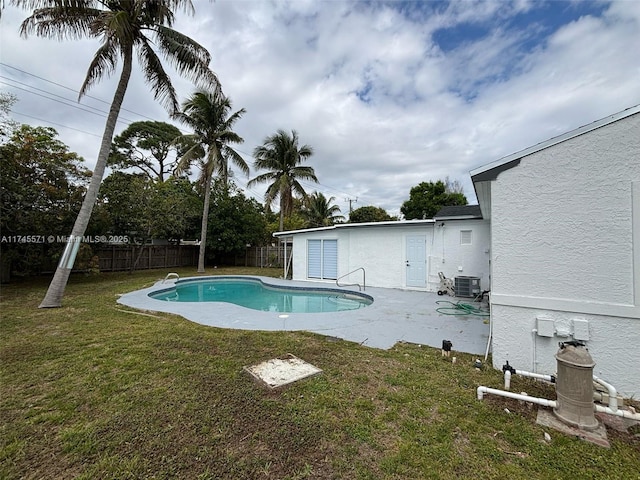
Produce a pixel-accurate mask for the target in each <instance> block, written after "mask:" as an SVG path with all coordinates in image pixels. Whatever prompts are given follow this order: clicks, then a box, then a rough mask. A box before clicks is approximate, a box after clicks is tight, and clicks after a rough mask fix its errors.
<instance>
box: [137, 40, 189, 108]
mask: <svg viewBox="0 0 640 480" xmlns="http://www.w3.org/2000/svg"><path fill="white" fill-rule="evenodd" d="M137 51H138V60H139V61H140V65H141V66H142V73H143V74H144V77H145V79H146V80H147V82H149V83H150V84H151V91H152V92H153V98H154V99H156V100H159V101H160V103H162V104H163V105H164V106H165V107H166V108H167V109H168V110H169V111H170V112H171V113H173V112H176V111H178V109H179V103H178V97H177V95H176V90H175V88H174V87H173V84H172V83H171V78H169V75H167V72H165V70H164V68H163V67H162V62H160V59H159V58H158V56H157V55H156V53H155V52H154V51H153V49H152V48H151V45H149V42H148V41H147V39H146V38H145V39H141V40H140V41H139V43H138V49H137Z"/></svg>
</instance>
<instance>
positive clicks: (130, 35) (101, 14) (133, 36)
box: [13, 0, 219, 308]
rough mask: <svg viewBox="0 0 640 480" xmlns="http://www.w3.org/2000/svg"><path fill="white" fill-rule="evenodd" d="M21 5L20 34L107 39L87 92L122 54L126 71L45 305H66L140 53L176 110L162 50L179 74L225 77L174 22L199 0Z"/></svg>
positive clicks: (209, 81)
mask: <svg viewBox="0 0 640 480" xmlns="http://www.w3.org/2000/svg"><path fill="white" fill-rule="evenodd" d="M13 3H14V4H16V5H18V6H21V7H24V8H34V11H33V13H32V14H31V16H30V17H28V18H27V19H25V20H24V21H23V22H22V25H21V27H20V32H21V34H22V35H23V36H25V37H26V36H28V34H31V33H34V34H36V35H37V36H41V37H52V38H57V39H60V40H62V39H67V38H70V39H80V38H84V37H89V38H97V39H99V40H100V41H101V42H102V43H101V45H100V47H99V48H98V50H97V51H96V53H95V55H94V57H93V60H92V61H91V63H90V64H89V69H88V71H87V75H86V77H85V80H84V82H83V84H82V87H81V88H80V97H82V96H83V95H84V94H85V93H87V91H88V90H89V89H90V88H91V87H92V86H93V85H94V84H95V83H97V82H98V81H99V80H101V79H102V78H103V77H104V76H108V75H110V74H112V73H114V72H115V70H116V67H117V64H118V60H119V59H122V71H121V73H120V78H119V80H118V84H117V87H116V91H115V93H114V96H113V100H112V102H111V107H110V108H109V114H108V116H107V121H106V124H105V129H104V133H103V135H102V141H101V143H100V150H99V153H98V158H97V160H96V166H95V169H94V170H93V177H92V178H91V183H90V184H89V188H88V189H87V193H86V195H85V197H84V201H83V203H82V208H81V209H80V212H79V213H78V217H77V218H76V221H75V224H74V226H73V229H72V230H71V236H70V238H69V242H68V243H67V246H66V248H65V251H64V253H63V255H62V257H61V259H60V263H59V264H58V268H57V269H56V273H55V275H54V277H53V280H52V281H51V284H50V285H49V289H48V290H47V294H46V296H45V298H44V299H43V301H42V303H41V304H40V308H47V307H59V306H61V304H62V297H63V295H64V290H65V288H66V285H67V281H68V279H69V274H70V273H71V269H72V267H73V263H74V261H75V257H76V254H77V252H78V249H79V246H80V243H79V241H80V240H81V239H82V236H83V235H84V233H85V231H86V228H87V225H88V223H89V219H90V217H91V211H92V210H93V206H94V204H95V202H96V199H97V197H98V190H99V189H100V183H101V182H102V177H103V175H104V170H105V167H106V165H107V159H108V157H109V151H110V149H111V139H112V138H113V132H114V130H115V126H116V121H117V119H118V115H119V113H120V107H121V106H122V102H123V100H124V95H125V92H126V90H127V86H128V84H129V78H130V77H131V72H132V69H133V54H134V51H135V52H136V53H137V56H138V60H139V62H140V65H141V67H142V73H143V75H144V78H145V80H146V81H147V83H149V84H150V85H151V91H152V92H153V94H154V97H155V98H156V99H158V100H160V101H161V102H162V103H163V104H164V105H165V106H166V107H167V108H168V109H169V111H171V112H173V111H176V110H177V109H178V100H177V97H176V92H175V89H174V87H173V85H172V83H171V79H170V78H169V75H168V74H167V72H166V71H165V70H164V68H163V66H162V62H161V61H160V58H159V57H158V54H157V53H156V49H157V50H158V52H159V53H160V55H162V56H163V57H164V58H165V59H167V60H168V61H169V62H170V63H171V65H172V67H174V68H175V69H176V70H177V71H178V73H179V74H181V75H184V76H186V77H187V78H189V79H191V80H193V81H195V82H197V83H199V84H201V85H203V86H204V85H206V86H207V87H215V88H219V83H218V78H217V77H216V75H215V73H213V72H212V71H211V70H210V69H209V61H210V55H209V52H208V51H207V50H206V49H205V48H204V47H202V46H201V45H199V44H198V43H196V42H195V41H194V40H192V39H191V38H189V37H188V36H186V35H183V34H182V33H180V32H178V31H176V30H174V29H173V28H171V27H172V25H173V22H174V10H175V9H178V8H181V9H183V10H185V11H186V12H188V13H191V14H192V13H193V5H192V3H191V1H189V0H166V1H162V0H154V1H143V0H119V1H117V0H114V1H109V2H104V1H97V0H93V1H87V0H85V1H82V0H76V1H65V2H62V1H46V0H40V1H38V0H13Z"/></svg>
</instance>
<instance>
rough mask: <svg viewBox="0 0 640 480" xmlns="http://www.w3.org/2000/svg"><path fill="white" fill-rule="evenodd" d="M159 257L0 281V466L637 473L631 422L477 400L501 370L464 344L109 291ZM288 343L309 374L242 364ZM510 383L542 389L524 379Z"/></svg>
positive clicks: (329, 473)
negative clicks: (123, 269)
mask: <svg viewBox="0 0 640 480" xmlns="http://www.w3.org/2000/svg"><path fill="white" fill-rule="evenodd" d="M167 273H168V271H160V270H155V271H142V272H135V273H133V274H131V275H129V274H126V273H113V274H99V275H92V276H84V275H78V276H73V277H72V278H71V281H70V283H69V286H68V288H67V293H66V296H65V298H64V300H63V305H64V306H63V307H62V308H58V309H38V308H37V306H38V304H39V302H40V301H41V300H42V298H43V296H44V293H45V291H46V287H47V285H48V279H31V280H18V281H15V282H14V283H11V284H9V285H3V286H2V289H1V294H0V316H1V323H0V329H1V330H0V354H1V357H0V368H1V379H0V389H1V391H0V415H1V417H0V429H1V430H0V479H18V478H20V479H65V478H80V479H97V478H100V479H106V478H113V479H125V478H155V479H168V478H179V479H262V478H263V479H407V480H408V479H411V480H414V479H430V478H433V479H438V478H445V479H455V478H460V479H466V478H473V479H504V478H509V479H529V480H530V479H548V478H554V479H565V478H566V479H582V478H584V479H590V478H598V479H607V478H611V479H637V478H640V474H639V473H638V472H640V428H638V427H633V428H631V429H630V430H629V431H626V432H618V431H615V430H608V432H607V433H608V438H609V442H610V444H611V447H610V448H608V449H606V448H603V447H599V446H596V445H593V444H591V443H588V442H585V441H583V440H580V439H578V438H575V437H570V436H566V435H563V434H561V433H559V432H556V431H554V430H551V429H549V428H546V427H542V426H539V425H537V424H536V423H535V418H536V411H537V407H532V406H531V405H529V404H520V403H519V402H518V401H517V400H510V399H505V398H496V397H491V396H487V397H485V399H484V400H483V401H478V400H477V399H476V388H477V387H478V386H479V385H487V386H490V387H494V388H501V386H502V372H500V371H496V370H493V369H492V368H490V367H483V368H482V369H476V368H474V360H475V357H473V356H471V355H468V354H462V353H456V352H454V355H455V356H456V358H457V361H456V363H452V361H451V358H443V357H442V356H441V352H440V350H439V349H433V348H429V347H425V346H421V345H416V344H410V343H401V344H397V345H395V346H394V347H393V348H391V349H389V350H381V349H374V348H369V347H366V346H361V345H359V344H358V343H351V342H347V341H341V340H337V339H336V338H332V337H324V336H321V335H317V334H312V333H306V332H260V331H242V330H230V329H219V328H213V327H207V326H203V325H198V324H195V323H192V322H189V321H187V320H185V319H183V318H181V317H178V316H175V315H170V314H165V313H153V312H137V311H134V310H132V309H130V308H127V307H124V306H122V305H120V304H118V303H117V302H116V300H117V299H118V297H119V295H121V294H123V293H127V292H130V291H133V290H138V289H140V288H143V287H145V286H150V285H151V284H153V283H154V282H155V281H157V280H159V279H162V278H164V276H165V275H166V274H167ZM178 273H180V275H181V276H189V275H195V271H194V269H182V270H178ZM213 273H215V274H254V275H256V274H257V275H261V276H274V277H277V276H279V275H281V273H282V271H281V270H280V269H244V268H234V269H224V268H218V269H216V270H209V271H208V272H207V274H209V275H210V274H213ZM289 353H290V354H293V355H295V356H297V357H299V358H301V359H303V360H305V361H307V362H309V363H311V364H313V365H315V366H317V367H319V368H320V369H322V370H323V373H322V374H320V375H318V376H314V377H311V378H307V379H304V380H301V381H299V382H296V383H293V384H291V385H289V386H286V387H283V388H281V389H276V390H268V389H266V388H265V387H263V386H261V385H259V384H257V383H256V382H255V381H253V380H252V379H251V377H250V376H249V375H248V374H247V373H246V372H244V371H243V366H247V365H252V364H255V363H258V362H262V361H264V360H268V359H272V358H276V357H282V356H284V355H287V354H289ZM512 390H514V391H518V392H520V391H526V392H527V393H528V394H530V395H536V396H542V397H545V398H555V392H554V390H553V387H550V386H548V385H546V384H543V383H541V382H536V381H534V380H530V379H524V378H516V377H514V378H513V380H512ZM634 403H635V405H636V406H638V407H640V404H638V402H634ZM545 433H547V434H548V435H550V440H549V439H548V438H547V439H545Z"/></svg>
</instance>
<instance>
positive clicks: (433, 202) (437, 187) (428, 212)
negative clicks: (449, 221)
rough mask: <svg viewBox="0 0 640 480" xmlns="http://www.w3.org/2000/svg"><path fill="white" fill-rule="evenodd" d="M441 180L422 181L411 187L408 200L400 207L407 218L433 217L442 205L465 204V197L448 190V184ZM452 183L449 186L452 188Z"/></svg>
mask: <svg viewBox="0 0 640 480" xmlns="http://www.w3.org/2000/svg"><path fill="white" fill-rule="evenodd" d="M449 183H450V182H449V180H448V179H447V183H445V182H443V181H442V180H438V181H437V182H435V183H434V182H422V183H420V184H419V185H416V186H415V187H413V188H412V189H411V191H410V193H409V200H407V201H405V202H404V203H403V204H402V207H400V211H401V212H402V214H403V215H404V218H405V219H407V220H415V219H422V218H433V216H434V215H435V214H436V213H438V210H440V209H441V208H442V207H445V206H452V205H466V204H467V197H465V196H464V194H462V193H460V192H455V191H454V192H450V191H449V190H448V188H447V185H448V184H449ZM454 187H455V185H452V186H451V187H450V188H454Z"/></svg>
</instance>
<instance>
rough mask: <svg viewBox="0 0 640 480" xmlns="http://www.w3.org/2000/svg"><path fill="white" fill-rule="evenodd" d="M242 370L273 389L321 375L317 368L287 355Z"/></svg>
mask: <svg viewBox="0 0 640 480" xmlns="http://www.w3.org/2000/svg"><path fill="white" fill-rule="evenodd" d="M244 370H245V371H246V372H247V373H249V375H251V376H252V377H253V378H254V379H255V380H256V381H258V382H259V383H262V384H264V385H266V386H267V387H269V388H271V389H273V388H278V387H282V386H284V385H288V384H290V383H293V382H297V381H298V380H302V379H303V378H308V377H312V376H314V375H318V374H320V373H322V370H321V369H319V368H318V367H316V366H314V365H311V364H310V363H307V362H305V361H304V360H301V359H300V358H298V357H296V356H295V355H291V354H287V356H286V357H284V358H274V359H271V360H265V361H264V362H261V363H258V364H256V365H251V366H248V367H247V366H245V367H244Z"/></svg>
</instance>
